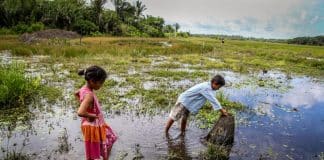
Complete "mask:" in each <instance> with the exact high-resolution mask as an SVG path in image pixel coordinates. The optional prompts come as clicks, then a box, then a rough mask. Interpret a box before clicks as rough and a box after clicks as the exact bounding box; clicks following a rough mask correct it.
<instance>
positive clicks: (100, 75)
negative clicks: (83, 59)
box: [78, 66, 107, 82]
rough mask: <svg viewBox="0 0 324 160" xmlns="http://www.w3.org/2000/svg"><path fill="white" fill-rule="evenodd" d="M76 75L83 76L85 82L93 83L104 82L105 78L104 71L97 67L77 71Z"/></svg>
mask: <svg viewBox="0 0 324 160" xmlns="http://www.w3.org/2000/svg"><path fill="white" fill-rule="evenodd" d="M78 75H80V76H83V75H84V79H85V80H86V81H89V80H93V81H95V82H98V81H104V80H106V78H107V73H106V71H105V70H104V69H103V68H101V67H99V66H91V67H88V68H87V69H82V70H79V71H78Z"/></svg>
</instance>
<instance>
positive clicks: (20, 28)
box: [12, 23, 29, 34]
mask: <svg viewBox="0 0 324 160" xmlns="http://www.w3.org/2000/svg"><path fill="white" fill-rule="evenodd" d="M12 29H13V31H14V32H16V33H18V34H23V33H26V32H27V31H28V29H29V26H28V25H26V24H23V23H19V24H18V25H16V26H14V27H13V28H12Z"/></svg>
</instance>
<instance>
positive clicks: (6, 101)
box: [0, 64, 41, 108]
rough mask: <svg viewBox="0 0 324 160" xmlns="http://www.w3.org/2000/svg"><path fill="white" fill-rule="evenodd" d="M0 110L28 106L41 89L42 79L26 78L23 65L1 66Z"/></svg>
mask: <svg viewBox="0 0 324 160" xmlns="http://www.w3.org/2000/svg"><path fill="white" fill-rule="evenodd" d="M0 77H1V79H0V90H1V92H0V108H7V107H10V108H12V107H18V106H21V105H25V104H27V103H28V102H29V101H30V100H31V99H32V97H35V96H36V95H37V94H38V93H39V91H40V88H41V84H40V79H37V78H30V77H26V76H25V74H24V66H23V65H21V64H11V65H1V66H0Z"/></svg>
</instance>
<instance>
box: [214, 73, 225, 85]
mask: <svg viewBox="0 0 324 160" xmlns="http://www.w3.org/2000/svg"><path fill="white" fill-rule="evenodd" d="M211 82H212V83H216V84H218V85H221V86H224V85H225V79H224V77H223V76H221V75H219V74H218V75H216V76H214V77H213V78H212V80H211Z"/></svg>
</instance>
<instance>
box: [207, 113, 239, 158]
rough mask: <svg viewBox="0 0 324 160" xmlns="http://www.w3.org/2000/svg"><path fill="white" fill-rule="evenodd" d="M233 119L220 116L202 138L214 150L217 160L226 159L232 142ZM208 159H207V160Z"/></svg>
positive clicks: (230, 116) (232, 117)
mask: <svg viewBox="0 0 324 160" xmlns="http://www.w3.org/2000/svg"><path fill="white" fill-rule="evenodd" d="M234 129H235V119H234V116H232V115H229V116H221V117H220V118H219V119H218V121H217V122H216V123H215V125H214V127H213V128H212V129H211V130H210V131H209V133H208V135H207V136H206V137H204V139H205V141H206V142H208V143H209V144H212V145H213V147H214V148H216V150H217V153H219V151H221V152H222V155H218V156H217V155H216V157H217V159H228V158H229V154H230V152H231V149H232V146H233V142H234ZM207 159H208V158H207Z"/></svg>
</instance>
